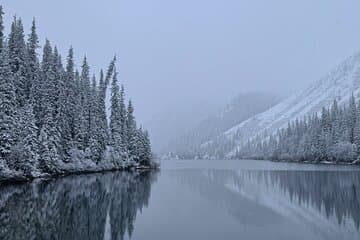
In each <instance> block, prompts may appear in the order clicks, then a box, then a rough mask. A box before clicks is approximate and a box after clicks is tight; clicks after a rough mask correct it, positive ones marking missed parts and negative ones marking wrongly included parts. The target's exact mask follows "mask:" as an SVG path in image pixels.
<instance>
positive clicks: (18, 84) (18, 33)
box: [8, 17, 31, 107]
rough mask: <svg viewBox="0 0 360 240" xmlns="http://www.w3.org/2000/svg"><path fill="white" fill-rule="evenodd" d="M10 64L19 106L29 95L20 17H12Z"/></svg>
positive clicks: (9, 45)
mask: <svg viewBox="0 0 360 240" xmlns="http://www.w3.org/2000/svg"><path fill="white" fill-rule="evenodd" d="M8 42H9V43H8V47H9V56H10V66H11V70H12V72H13V74H14V85H15V93H16V100H17V103H18V105H19V106H20V107H22V106H23V105H24V104H25V101H26V99H27V98H28V97H29V95H30V87H31V86H30V81H29V80H28V79H27V74H28V67H27V59H26V45H25V40H24V27H23V24H22V21H21V19H17V18H16V17H15V18H14V21H13V23H12V25H11V32H10V35H9V41H8Z"/></svg>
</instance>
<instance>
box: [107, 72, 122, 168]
mask: <svg viewBox="0 0 360 240" xmlns="http://www.w3.org/2000/svg"><path fill="white" fill-rule="evenodd" d="M120 99H121V94H120V90H119V85H118V80H117V72H116V68H114V74H113V79H112V82H111V99H110V101H111V106H110V110H111V112H110V125H109V127H110V144H111V147H112V150H113V155H114V156H113V158H114V160H115V161H116V164H118V165H119V164H120V165H121V164H122V162H121V161H125V160H126V159H124V158H123V154H124V152H125V146H124V145H123V142H124V141H123V139H122V137H123V132H122V123H123V122H122V118H121V117H122V115H121V106H120V105H121V100H120Z"/></svg>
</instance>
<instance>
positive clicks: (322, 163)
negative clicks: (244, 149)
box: [234, 158, 360, 166]
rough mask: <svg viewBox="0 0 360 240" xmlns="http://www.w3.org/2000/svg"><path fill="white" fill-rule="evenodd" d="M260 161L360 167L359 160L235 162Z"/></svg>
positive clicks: (261, 159) (262, 159)
mask: <svg viewBox="0 0 360 240" xmlns="http://www.w3.org/2000/svg"><path fill="white" fill-rule="evenodd" d="M249 159H254V160H260V161H270V162H281V163H298V164H314V165H334V166H349V165H351V166H357V165H358V166H360V161H359V160H354V161H352V162H330V161H320V162H319V161H311V160H306V161H288V160H280V159H264V158H236V159H234V160H249Z"/></svg>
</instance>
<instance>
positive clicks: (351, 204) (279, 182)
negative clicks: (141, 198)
mask: <svg viewBox="0 0 360 240" xmlns="http://www.w3.org/2000/svg"><path fill="white" fill-rule="evenodd" d="M179 177H180V179H181V181H182V182H183V183H185V184H187V185H189V186H191V187H192V188H194V189H196V190H197V191H198V192H199V193H200V194H201V195H202V196H203V197H205V198H207V199H210V200H212V201H216V202H217V203H218V204H220V205H221V206H225V207H226V208H227V209H229V212H230V213H231V214H232V215H234V217H236V218H237V219H238V220H239V221H240V222H246V223H249V222H251V223H252V224H256V222H259V221H262V222H268V221H273V220H274V219H273V220H271V218H273V217H272V216H273V215H272V213H271V212H269V208H270V209H272V208H276V206H273V205H272V203H273V201H269V200H271V199H282V201H283V203H286V204H287V203H289V204H291V205H293V206H295V208H296V209H298V210H299V211H307V210H306V209H309V208H311V209H313V210H314V211H315V212H317V215H319V216H322V217H324V219H328V220H329V219H330V218H331V219H333V218H335V219H336V221H337V224H338V225H339V226H342V225H344V224H346V225H347V224H348V223H349V222H352V223H353V225H352V224H351V226H354V227H355V228H356V231H359V225H360V174H359V172H358V171H341V172H339V171H232V170H208V171H202V174H199V172H198V171H186V172H184V173H181V174H180V175H179ZM259 199H262V200H263V202H262V203H259V202H258V201H259ZM265 203H266V204H269V205H268V206H263V204H265ZM266 204H265V205H266ZM235 215H236V216H235ZM269 219H270V220H269ZM347 220H348V221H347ZM319 224H320V223H319ZM351 226H350V228H351ZM354 230H355V229H354Z"/></svg>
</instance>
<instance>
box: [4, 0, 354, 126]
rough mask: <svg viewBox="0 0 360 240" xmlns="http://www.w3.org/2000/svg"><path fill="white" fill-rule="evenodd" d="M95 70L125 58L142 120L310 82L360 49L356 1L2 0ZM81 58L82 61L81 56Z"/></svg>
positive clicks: (122, 72)
mask: <svg viewBox="0 0 360 240" xmlns="http://www.w3.org/2000/svg"><path fill="white" fill-rule="evenodd" d="M1 4H2V5H3V6H4V10H5V12H6V21H7V27H9V23H10V21H11V19H12V16H13V15H15V14H16V15H18V16H20V17H22V18H23V21H24V22H25V26H26V29H27V30H28V29H29V27H30V22H31V19H32V17H33V16H35V17H36V19H37V22H38V33H39V35H40V38H41V39H42V41H43V40H44V39H45V37H47V38H49V39H50V40H51V41H52V42H53V43H56V45H58V47H59V48H60V50H61V52H63V55H66V51H67V48H68V47H69V46H70V45H73V47H74V49H75V53H76V55H77V57H78V58H79V59H80V57H81V56H83V55H84V54H85V53H86V55H87V56H88V58H89V61H90V64H91V66H93V70H98V69H99V68H101V67H106V66H107V64H108V63H109V61H110V59H111V57H112V55H113V54H114V53H116V54H117V55H118V58H119V68H118V70H119V76H120V81H121V82H122V83H124V84H125V87H126V89H127V93H128V95H129V96H130V97H131V98H132V99H133V101H134V102H135V105H136V111H137V116H138V117H139V118H140V120H142V121H145V120H147V119H149V118H150V117H151V116H152V115H153V114H154V113H156V112H159V111H161V110H162V109H164V108H166V107H168V105H169V104H171V103H174V102H187V103H188V102H192V101H210V102H215V101H222V102H224V101H227V100H228V99H229V98H230V97H233V96H234V95H236V94H238V93H240V92H247V91H254V90H262V91H264V90H266V91H271V92H275V93H280V94H283V95H288V94H290V93H292V92H295V91H297V90H300V89H302V88H304V87H306V86H307V85H308V84H309V83H311V82H312V81H315V80H317V79H318V78H320V77H321V76H323V75H324V74H326V73H327V72H328V70H330V69H331V68H332V67H333V66H335V65H336V64H338V63H339V62H340V61H342V60H343V59H344V58H346V57H347V56H349V55H352V54H354V53H355V52H357V51H359V50H360V14H359V9H360V1H359V0H316V1H314V0H298V1H292V0H271V1H269V0H216V1H215V0H58V1H49V0H33V1H25V0H2V1H1ZM78 65H80V64H79V62H78Z"/></svg>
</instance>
